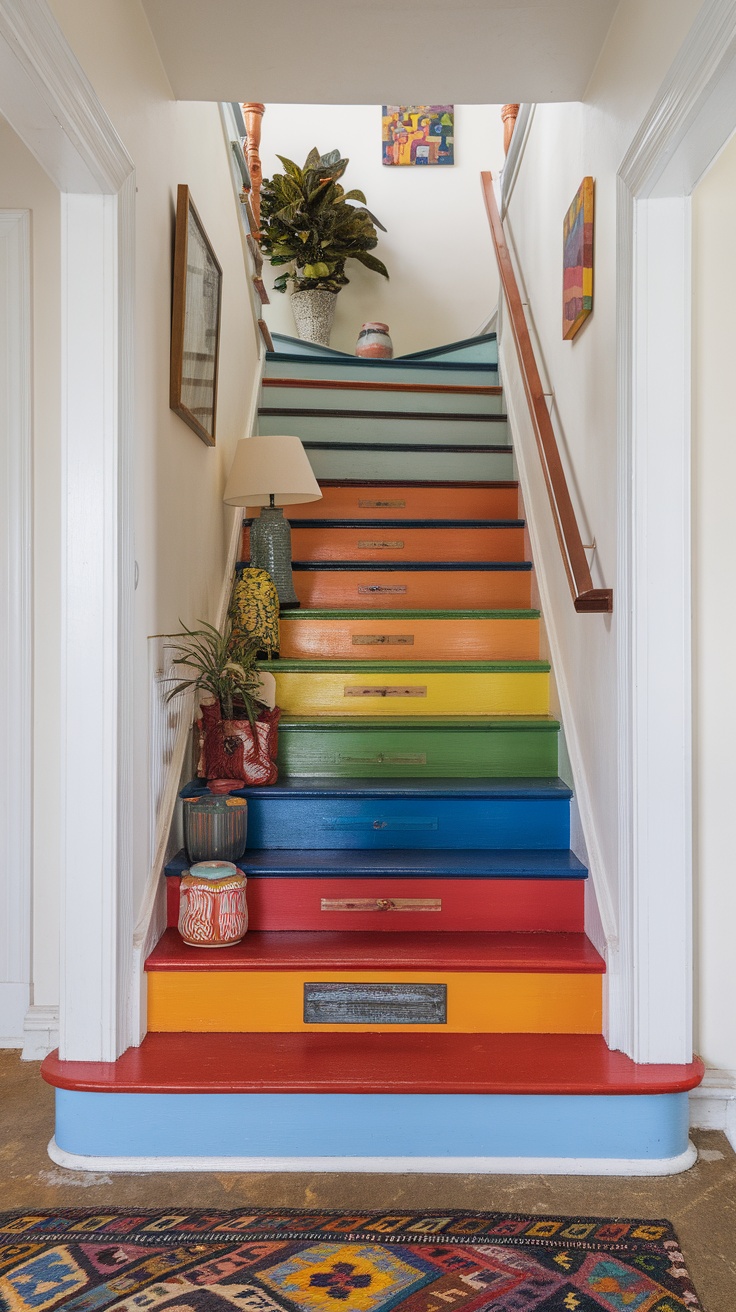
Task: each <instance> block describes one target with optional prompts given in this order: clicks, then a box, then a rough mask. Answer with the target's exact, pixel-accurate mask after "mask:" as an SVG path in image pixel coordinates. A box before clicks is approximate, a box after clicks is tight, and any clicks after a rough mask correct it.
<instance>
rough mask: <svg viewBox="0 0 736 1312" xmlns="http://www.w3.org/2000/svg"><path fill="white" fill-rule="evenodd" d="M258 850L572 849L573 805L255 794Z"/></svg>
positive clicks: (251, 830) (253, 830)
mask: <svg viewBox="0 0 736 1312" xmlns="http://www.w3.org/2000/svg"><path fill="white" fill-rule="evenodd" d="M248 846H249V847H258V848H264V847H265V848H274V847H296V848H343V849H344V848H352V849H360V848H362V849H366V848H369V849H370V848H400V847H411V848H452V849H455V850H457V849H458V848H467V849H475V850H478V849H482V848H484V847H508V848H515V849H516V848H533V849H535V850H536V849H538V848H544V847H548V848H568V847H569V846H570V805H569V802H568V801H567V799H566V798H565V799H560V800H559V801H529V800H527V799H511V800H508V801H504V800H492V801H485V800H475V799H472V798H459V799H453V800H451V801H448V800H444V799H442V798H435V799H431V800H429V799H428V800H426V801H425V800H424V799H417V798H405V799H403V800H402V799H401V798H397V799H396V800H393V799H391V798H385V797H384V798H376V799H370V798H368V799H362V798H357V799H355V800H354V801H353V800H351V799H349V798H320V797H304V798H301V797H284V798H279V797H273V796H271V797H269V796H268V795H264V796H258V797H255V796H253V793H252V792H251V793H250V795H249V797H248Z"/></svg>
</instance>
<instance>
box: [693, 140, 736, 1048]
mask: <svg viewBox="0 0 736 1312" xmlns="http://www.w3.org/2000/svg"><path fill="white" fill-rule="evenodd" d="M734 231H736V140H732V141H731V142H730V143H729V145H728V146H727V148H726V149H725V151H724V152H723V154H722V155H721V156H720V158H719V159H718V160H717V162H716V164H715V165H714V166H713V168H712V169H711V171H710V173H709V174H708V175H707V177H706V178H705V179H704V180H703V182H701V183H700V185H699V186H698V187H697V189H696V191H695V193H694V196H693V291H694V295H693V484H694V486H693V548H694V552H693V602H694V617H693V618H694V624H693V630H694V635H695V644H694V656H695V677H694V689H693V693H694V697H693V703H694V716H695V722H694V746H695V750H694V763H695V770H694V779H695V912H696V934H695V951H696V972H697V974H696V977H697V990H696V1003H695V1016H696V1033H697V1044H698V1050H699V1052H700V1053H701V1055H702V1056H703V1058H704V1059H705V1061H706V1062H707V1064H708V1065H709V1066H715V1067H720V1068H721V1069H724V1068H725V1069H727V1070H731V1071H733V1072H734V1073H736V1006H735V1005H734V1000H735V999H736V952H735V951H734V939H735V938H736V861H735V859H734V845H733V825H732V816H733V809H734V764H733V751H734V742H736V711H735V709H734V701H733V696H732V695H731V693H730V691H729V690H730V689H731V687H732V684H733V653H734V647H736V620H735V619H734V607H733V603H732V593H733V575H734V561H736V521H735V519H734V510H733V489H734V486H736V413H735V412H734V405H733V386H732V382H733V360H734V353H735V352H736V328H735V327H734V320H733V306H734V304H736V251H734V243H733V234H734Z"/></svg>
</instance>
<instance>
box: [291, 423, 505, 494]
mask: <svg viewBox="0 0 736 1312" xmlns="http://www.w3.org/2000/svg"><path fill="white" fill-rule="evenodd" d="M297 436H299V434H297ZM305 446H306V450H307V455H308V456H309V463H310V464H311V466H312V469H313V470H314V473H315V476H316V477H317V478H333V479H340V480H342V479H358V480H365V481H366V482H370V481H372V480H373V479H382V480H384V481H386V482H390V483H404V482H411V481H413V480H415V479H423V480H424V479H427V480H434V481H438V482H446V481H450V482H461V483H483V482H490V483H498V482H508V481H511V480H513V479H515V478H516V468H515V465H514V457H513V452H512V451H511V450H508V451H501V452H486V451H483V452H477V453H476V452H466V451H462V452H460V451H453V450H450V451H442V450H437V451H434V450H429V451H427V450H418V449H414V450H409V451H401V450H388V451H387V450H384V449H381V448H380V447H375V446H374V447H370V448H369V447H359V446H350V445H349V444H346V445H345V447H344V448H342V449H340V448H336V447H334V446H333V447H325V446H324V445H318V444H315V443H312V442H307V443H305Z"/></svg>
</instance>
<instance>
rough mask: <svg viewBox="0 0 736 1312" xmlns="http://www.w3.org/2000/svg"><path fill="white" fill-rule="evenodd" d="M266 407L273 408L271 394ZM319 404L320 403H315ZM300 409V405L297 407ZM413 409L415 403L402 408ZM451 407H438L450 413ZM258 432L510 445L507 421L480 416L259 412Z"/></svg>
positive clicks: (305, 438) (310, 438)
mask: <svg viewBox="0 0 736 1312" xmlns="http://www.w3.org/2000/svg"><path fill="white" fill-rule="evenodd" d="M263 404H264V406H266V407H267V408H270V409H273V408H274V407H273V406H271V400H270V397H269V396H268V394H267V393H266V395H265V396H264V400H263ZM315 404H318V402H315ZM295 408H296V407H295ZM402 408H403V409H406V410H410V409H411V403H410V402H409V403H406V404H405V405H404V406H403V407H401V406H394V409H395V410H398V409H402ZM450 409H451V406H447V405H445V406H443V407H438V410H439V411H440V412H441V413H443V414H444V413H446V412H447V411H448V410H450ZM258 432H259V433H260V434H265V435H268V434H269V433H285V432H289V433H296V436H297V437H300V438H301V439H302V442H368V443H371V444H372V443H374V442H390V443H391V444H392V446H402V445H406V444H408V443H415V442H418V443H427V442H429V443H433V444H437V445H438V446H510V437H509V426H508V424H507V422H506V420H505V419H504V420H501V419H498V420H489V421H488V422H486V421H484V420H478V419H469V418H465V419H462V418H461V419H446V420H445V419H424V418H422V419H383V418H380V419H373V418H370V417H367V418H364V417H363V416H362V415H361V416H359V417H358V418H355V417H354V416H352V415H351V416H348V417H345V416H343V415H339V414H335V415H330V416H325V415H297V414H291V413H289V414H287V415H265V414H260V413H259V415H258Z"/></svg>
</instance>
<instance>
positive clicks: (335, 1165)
mask: <svg viewBox="0 0 736 1312" xmlns="http://www.w3.org/2000/svg"><path fill="white" fill-rule="evenodd" d="M48 1154H49V1157H50V1158H51V1160H52V1162H56V1163H57V1165H58V1166H65V1167H66V1168H67V1170H70V1171H102V1172H105V1173H106V1174H109V1173H111V1172H128V1173H129V1174H131V1175H143V1174H145V1175H150V1174H151V1173H153V1172H155V1171H216V1172H223V1171H254V1172H255V1171H259V1172H260V1171H284V1172H293V1171H309V1172H310V1173H311V1172H313V1171H330V1172H334V1171H340V1172H343V1171H345V1172H349V1173H350V1174H357V1173H359V1172H360V1173H373V1172H378V1173H381V1174H388V1175H407V1174H408V1175H417V1174H422V1175H627V1176H628V1175H678V1174H679V1173H680V1172H681V1171H687V1170H688V1169H689V1167H691V1166H693V1165H694V1163H695V1162H696V1161H697V1159H698V1153H697V1149H696V1148H695V1146H694V1144H692V1143H690V1144H688V1146H687V1148H686V1150H685V1152H684V1153H680V1154H679V1155H678V1156H677V1157H657V1158H642V1157H637V1158H635V1159H629V1158H624V1157H87V1156H83V1155H82V1154H80V1153H69V1152H67V1151H66V1149H64V1148H60V1147H59V1145H58V1144H57V1142H56V1140H55V1139H52V1140H51V1142H50V1143H49V1146H48Z"/></svg>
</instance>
